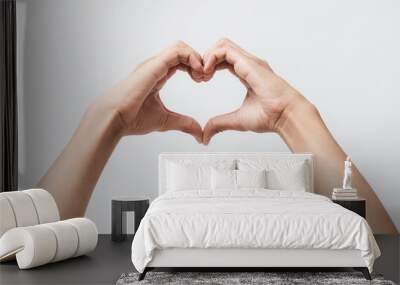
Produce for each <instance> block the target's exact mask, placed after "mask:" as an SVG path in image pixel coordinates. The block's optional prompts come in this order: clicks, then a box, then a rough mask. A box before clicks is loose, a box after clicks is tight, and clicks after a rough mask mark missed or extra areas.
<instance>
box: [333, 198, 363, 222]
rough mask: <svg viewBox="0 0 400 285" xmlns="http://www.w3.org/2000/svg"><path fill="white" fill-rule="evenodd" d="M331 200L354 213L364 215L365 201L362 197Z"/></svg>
mask: <svg viewBox="0 0 400 285" xmlns="http://www.w3.org/2000/svg"><path fill="white" fill-rule="evenodd" d="M332 202H334V203H336V204H339V205H340V206H342V207H344V208H346V209H348V210H350V211H353V212H354V213H356V214H359V215H360V216H361V217H363V218H365V216H366V210H365V208H366V201H365V199H363V198H357V199H355V200H345V199H343V200H340V199H332Z"/></svg>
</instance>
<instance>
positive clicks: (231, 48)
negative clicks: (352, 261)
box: [203, 39, 397, 234]
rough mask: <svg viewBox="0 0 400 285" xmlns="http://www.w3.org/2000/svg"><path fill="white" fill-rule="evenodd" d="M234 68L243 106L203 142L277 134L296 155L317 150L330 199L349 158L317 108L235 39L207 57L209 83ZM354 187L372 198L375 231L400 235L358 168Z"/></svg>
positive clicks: (320, 180) (211, 125) (320, 186)
mask: <svg viewBox="0 0 400 285" xmlns="http://www.w3.org/2000/svg"><path fill="white" fill-rule="evenodd" d="M219 68H228V69H229V70H230V71H231V72H232V73H233V74H234V75H235V76H237V77H238V78H239V80H240V81H241V82H242V83H243V84H244V85H245V86H246V87H247V94H246V97H245V100H244V101H243V103H242V106H241V107H240V108H239V109H238V110H236V111H234V112H231V113H228V114H224V115H220V116H217V117H214V118H212V119H210V120H209V121H208V123H207V125H206V126H205V129H204V135H203V141H204V143H206V144H208V143H209V142H210V140H211V137H212V136H214V135H215V134H217V133H218V132H221V131H224V130H238V131H254V132H259V133H262V132H276V133H278V134H279V135H280V136H281V137H282V139H283V140H284V141H285V142H286V144H287V145H288V147H289V148H290V149H291V150H292V151H293V152H311V153H313V154H314V158H315V192H316V193H319V194H322V195H326V196H330V194H331V191H332V189H333V188H334V187H338V186H340V185H341V178H342V175H343V161H344V160H345V159H346V154H345V153H344V151H343V150H342V149H341V147H340V146H339V145H338V144H337V142H336V141H335V139H334V138H333V136H332V135H331V133H330V132H329V130H328V128H327V127H326V126H325V124H324V122H323V120H322V118H321V117H320V115H319V113H318V111H317V109H316V108H315V107H314V106H313V105H312V104H311V103H310V102H309V101H307V100H306V99H305V98H304V97H303V96H302V95H301V94H300V93H299V92H298V91H297V90H295V89H294V88H293V87H291V86H290V85H289V84H288V83H287V82H286V81H285V80H283V79H282V78H280V77H279V76H278V75H276V74H275V73H274V72H273V71H272V69H271V68H270V66H269V65H268V63H266V62H265V61H262V60H261V59H259V58H257V57H255V56H254V55H252V54H250V53H248V52H247V51H245V50H243V49H242V48H241V47H239V46H238V45H236V44H235V43H233V42H232V41H230V40H227V39H223V40H221V41H219V42H218V43H217V44H216V45H215V46H214V47H212V48H211V49H210V50H209V51H208V52H207V53H206V54H205V55H204V72H205V79H206V80H208V79H210V78H211V77H212V75H213V73H214V72H215V70H217V69H219ZM352 177H353V185H354V187H355V188H357V189H358V190H359V192H360V195H361V196H363V197H364V198H366V199H367V220H368V222H369V224H370V225H371V227H372V229H373V231H374V232H375V233H389V234H392V233H397V230H396V227H395V226H394V224H393V222H392V221H391V219H390V216H389V215H388V213H387V212H386V210H385V208H384V207H383V205H382V203H381V202H380V201H379V199H378V197H377V195H376V193H375V192H374V190H373V189H372V188H371V186H370V185H369V184H368V182H367V181H366V180H365V179H364V177H363V176H362V175H361V173H360V172H359V171H358V170H357V169H356V168H355V170H354V171H353V176H352Z"/></svg>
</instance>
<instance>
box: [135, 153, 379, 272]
mask: <svg viewBox="0 0 400 285" xmlns="http://www.w3.org/2000/svg"><path fill="white" fill-rule="evenodd" d="M177 165H178V166H177ZM210 165H212V167H217V168H219V169H225V170H227V171H228V172H229V171H232V169H233V170H235V169H238V170H246V171H247V170H257V169H258V170H259V168H260V167H266V168H267V175H268V178H267V184H268V188H269V189H276V190H279V191H281V190H286V189H290V190H293V191H289V192H290V193H293V195H294V196H293V197H296V195H303V194H302V193H305V194H307V193H308V192H309V193H312V192H313V160H312V155H311V154H291V153H167V154H161V155H160V156H159V194H160V195H162V194H164V193H171V189H173V188H175V191H176V192H175V193H176V194H174V195H178V194H180V193H182V192H184V190H185V187H186V188H188V187H189V188H194V189H197V190H196V191H200V192H201V191H203V190H205V191H208V192H210V189H211V184H210V183H209V182H208V180H209V179H210V178H209V176H208V174H207V171H205V170H204V169H206V167H207V166H210ZM182 166H183V168H182ZM185 167H186V169H184V168H185ZM177 169H178V170H177ZM196 169H197V170H196ZM196 171H197V172H196ZM179 173H181V175H179ZM182 173H184V175H182ZM182 176H183V177H182ZM228 176H229V175H226V177H228ZM199 177H200V178H199ZM197 179H200V180H199V181H196V180H197ZM226 181H228V180H226ZM228 184H229V183H228ZM207 187H210V189H209V188H207ZM235 190H237V189H235ZM211 191H213V190H211ZM263 191H264V193H268V195H269V194H270V193H271V195H272V193H280V192H279V191H273V190H267V189H265V190H262V191H261V192H263ZM173 192H174V191H173ZM200 192H199V193H200ZM228 192H229V191H228ZM218 193H221V192H218ZM235 193H242V192H238V191H236V192H235ZM282 193H283V194H284V193H285V191H283V192H282ZM305 194H304V195H305ZM185 195H186V194H185ZM218 195H221V194H218ZM284 195H287V193H286V194H284ZM308 195H309V197H310V198H313V199H317V198H318V197H319V198H318V199H321V201H322V200H324V199H325V200H324V203H325V204H321V205H320V209H321V210H322V209H324V208H325V206H329V208H334V210H335V211H339V212H340V214H342V212H341V210H340V209H339V208H337V207H334V206H333V205H332V204H331V203H332V202H330V201H329V199H328V198H323V197H322V196H318V195H314V196H313V197H312V196H311V195H312V194H308ZM306 196H307V195H306ZM168 197H170V196H168ZM179 197H181V196H179ZM182 197H183V196H182ZM278 198H279V197H278ZM167 200H168V199H167ZM236 201H237V200H236ZM318 203H319V202H318ZM206 204H207V203H206ZM162 205H163V207H164V208H163V209H165V206H167V205H166V204H162ZM173 205H175V204H173ZM264 207H265V206H264ZM168 209H170V210H171V211H172V210H173V208H168ZM213 209H215V208H213ZM292 209H293V208H292ZM153 210H154V209H153ZM288 210H289V209H288ZM299 213H300V212H299ZM314 216H315V215H314ZM167 217H168V216H165V219H167ZM275 217H279V216H275ZM307 217H311V216H307ZM351 218H354V219H355V220H357V223H358V222H360V223H365V221H364V220H359V219H358V218H357V217H356V216H352V217H351ZM324 220H325V219H322V221H324ZM169 221H170V222H173V221H172V220H165V222H169ZM278 221H279V219H278ZM193 222H194V221H193ZM152 225H153V223H152ZM159 225H160V226H161V225H163V224H159ZM164 225H168V229H170V228H171V225H172V224H171V225H170V224H169V223H168V224H165V223H164ZM143 228H147V227H141V229H139V230H143ZM177 228H179V227H177ZM196 228H198V225H196ZM346 228H347V229H348V228H349V227H348V226H347V224H345V225H344V226H343V228H342V229H346ZM364 228H365V226H364ZM367 228H368V227H367ZM153 229H154V228H153ZM155 229H156V228H155ZM164 229H165V228H164ZM168 229H167V230H168ZM183 232H186V231H185V230H183ZM311 232H313V231H311ZM147 233H148V232H147ZM186 233H187V232H186ZM159 234H160V233H159ZM159 234H156V236H158V237H160V235H159ZM208 234H210V233H208ZM332 234H334V233H332ZM185 235H186V234H185ZM199 235H200V236H202V235H204V234H202V233H200V234H199ZM369 235H371V236H372V234H371V233H369ZM145 236H146V237H147V234H146V235H145ZM167 236H168V235H167ZM177 237H179V236H177ZM365 238H367V237H366V236H365ZM368 238H369V237H368ZM188 239H189V237H187V238H185V240H188ZM346 239H347V238H346ZM260 240H261V239H260ZM262 240H264V241H265V240H268V239H262ZM373 242H374V241H373ZM141 243H143V246H144V240H143V238H142V237H141V235H139V236H138V234H136V236H135V239H134V241H133V244H132V259H133V258H134V255H135V260H142V259H140V258H141V257H140V258H137V254H138V253H137V252H139V251H140V250H141V248H142V247H141V245H140V244H141ZM162 243H163V244H164V241H162ZM345 248H346V247H345ZM146 249H148V247H147V246H146ZM375 249H376V247H374V248H373V250H375ZM377 252H379V249H377ZM377 255H379V253H377ZM133 260H134V259H133ZM134 265H135V266H136V264H135V262H134ZM366 266H367V264H366V261H365V259H364V258H363V256H362V252H361V251H360V250H358V249H330V248H321V249H319V248H244V247H242V248H240V247H239V248H227V247H222V248H210V247H208V248H194V247H193V246H191V247H175V248H174V247H172V248H171V247H170V246H167V247H165V248H156V249H155V250H154V251H153V252H152V258H151V260H150V261H149V262H148V263H147V265H146V266H145V267H144V270H143V272H142V274H141V275H140V276H139V279H140V280H141V279H143V278H144V276H145V274H146V272H147V271H148V270H152V269H153V268H165V267H167V268H171V267H172V268H182V267H196V268H197V267H207V268H210V267H213V268H215V267H223V268H226V267H230V268H237V269H238V270H239V271H243V268H246V267H248V268H249V267H256V268H266V267H268V268H270V267H295V268H297V267H302V268H303V267H327V268H331V267H352V268H354V269H357V270H361V271H362V272H363V274H364V276H365V277H366V279H370V274H369V270H368V269H367V267H366Z"/></svg>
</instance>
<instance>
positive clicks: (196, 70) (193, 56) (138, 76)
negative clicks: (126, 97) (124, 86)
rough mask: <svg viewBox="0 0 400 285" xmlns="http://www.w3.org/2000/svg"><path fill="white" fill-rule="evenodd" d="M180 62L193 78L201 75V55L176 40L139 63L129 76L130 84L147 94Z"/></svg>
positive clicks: (144, 94)
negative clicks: (173, 43)
mask: <svg viewBox="0 0 400 285" xmlns="http://www.w3.org/2000/svg"><path fill="white" fill-rule="evenodd" d="M181 64H182V65H185V66H187V67H188V68H189V69H190V70H191V72H192V74H193V76H194V77H195V78H198V77H200V76H202V74H203V65H202V59H201V56H200V55H199V54H198V53H197V52H196V51H195V50H193V49H192V48H191V47H189V46H188V45H186V44H185V43H183V42H178V43H176V44H175V45H173V46H171V47H169V48H167V49H165V50H164V51H162V52H161V53H160V54H159V55H157V56H154V57H152V58H151V59H149V60H147V61H146V62H145V63H143V64H141V65H140V66H139V67H138V68H137V69H136V70H135V72H134V73H133V75H134V76H132V77H131V78H130V84H131V86H135V87H136V86H140V91H141V92H140V93H141V94H143V96H147V94H149V93H150V92H151V90H153V88H154V87H155V86H156V85H157V83H158V82H159V81H160V80H162V79H164V77H165V76H167V75H168V72H169V71H170V70H171V69H174V68H176V67H177V66H179V65H181ZM143 100H144V98H143Z"/></svg>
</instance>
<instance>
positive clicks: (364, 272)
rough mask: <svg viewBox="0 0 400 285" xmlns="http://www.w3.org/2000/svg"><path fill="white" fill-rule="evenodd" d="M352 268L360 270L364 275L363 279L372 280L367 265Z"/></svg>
mask: <svg viewBox="0 0 400 285" xmlns="http://www.w3.org/2000/svg"><path fill="white" fill-rule="evenodd" d="M354 269H355V270H357V271H361V272H362V274H363V275H364V277H365V279H367V280H372V278H371V274H369V270H368V268H367V267H355V268H354Z"/></svg>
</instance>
